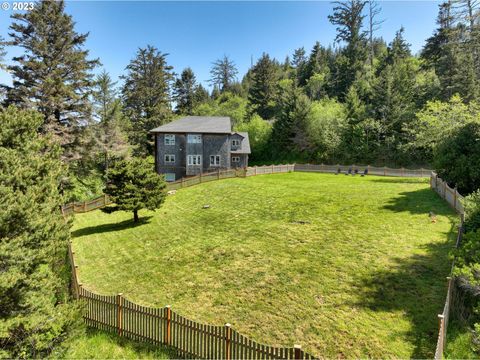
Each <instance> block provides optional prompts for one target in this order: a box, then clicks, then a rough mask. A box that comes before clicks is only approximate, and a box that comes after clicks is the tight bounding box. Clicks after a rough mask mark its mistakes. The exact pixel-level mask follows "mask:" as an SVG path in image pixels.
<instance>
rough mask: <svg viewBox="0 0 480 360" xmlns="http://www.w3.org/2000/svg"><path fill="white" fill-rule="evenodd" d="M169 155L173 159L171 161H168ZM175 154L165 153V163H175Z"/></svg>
mask: <svg viewBox="0 0 480 360" xmlns="http://www.w3.org/2000/svg"><path fill="white" fill-rule="evenodd" d="M167 156H168V157H169V158H170V159H171V160H169V161H167ZM175 160H176V159H175V155H174V154H165V155H164V156H163V161H164V162H165V164H175Z"/></svg>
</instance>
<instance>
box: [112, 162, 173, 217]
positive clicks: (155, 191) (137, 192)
mask: <svg viewBox="0 0 480 360" xmlns="http://www.w3.org/2000/svg"><path fill="white" fill-rule="evenodd" d="M107 176H108V183H107V187H106V189H105V193H106V194H108V195H109V196H110V198H111V200H112V201H113V203H115V207H113V210H124V211H132V212H133V221H134V222H138V220H139V218H138V212H139V211H140V210H141V209H148V210H156V209H158V208H160V206H161V205H162V203H163V202H164V201H165V197H166V192H165V189H166V183H165V181H164V178H163V177H162V176H160V175H158V174H157V173H156V172H155V170H154V167H153V165H152V164H150V163H149V162H148V161H147V160H145V159H141V158H132V159H131V160H120V161H117V162H115V164H114V165H113V167H111V168H110V169H109V171H108V173H107ZM111 210H112V208H110V209H106V211H111Z"/></svg>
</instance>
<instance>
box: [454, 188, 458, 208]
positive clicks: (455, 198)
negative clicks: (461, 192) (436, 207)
mask: <svg viewBox="0 0 480 360" xmlns="http://www.w3.org/2000/svg"><path fill="white" fill-rule="evenodd" d="M457 194H458V191H457V187H456V186H455V187H454V188H453V208H454V209H455V210H457Z"/></svg>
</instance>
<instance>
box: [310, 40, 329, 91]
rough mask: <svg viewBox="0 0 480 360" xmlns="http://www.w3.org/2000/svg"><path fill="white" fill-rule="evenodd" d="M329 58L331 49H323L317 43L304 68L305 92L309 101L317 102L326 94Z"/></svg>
mask: <svg viewBox="0 0 480 360" xmlns="http://www.w3.org/2000/svg"><path fill="white" fill-rule="evenodd" d="M331 57H332V51H331V49H325V48H324V47H322V46H321V45H320V43H319V42H318V41H317V42H316V43H315V45H314V46H313V49H312V51H311V53H310V57H309V59H308V62H307V64H306V66H305V78H306V79H307V80H306V90H307V94H308V96H309V97H310V98H311V99H314V100H319V99H320V98H321V97H323V96H325V95H326V93H327V87H328V82H329V80H330V68H329V63H330V60H331Z"/></svg>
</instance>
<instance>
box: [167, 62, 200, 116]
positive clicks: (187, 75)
mask: <svg viewBox="0 0 480 360" xmlns="http://www.w3.org/2000/svg"><path fill="white" fill-rule="evenodd" d="M197 88H198V85H197V80H196V78H195V74H194V73H193V70H192V69H191V68H186V69H184V70H183V71H182V73H181V74H180V77H179V78H177V80H176V81H175V83H174V84H173V99H174V100H175V102H176V108H175V109H176V112H177V113H178V114H184V115H193V108H194V107H195V105H196V101H197V99H198V97H197Z"/></svg>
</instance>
